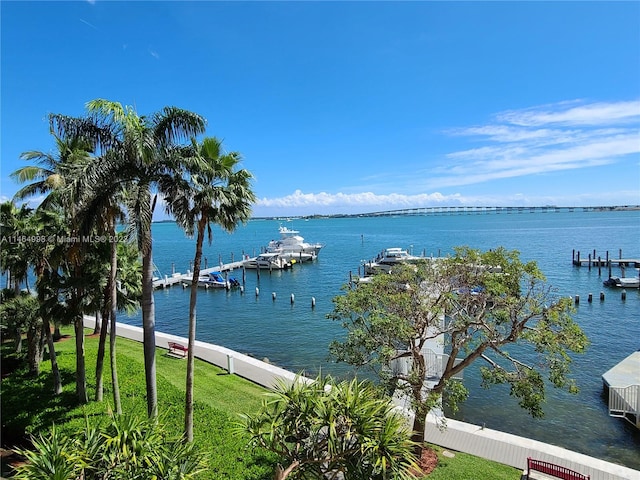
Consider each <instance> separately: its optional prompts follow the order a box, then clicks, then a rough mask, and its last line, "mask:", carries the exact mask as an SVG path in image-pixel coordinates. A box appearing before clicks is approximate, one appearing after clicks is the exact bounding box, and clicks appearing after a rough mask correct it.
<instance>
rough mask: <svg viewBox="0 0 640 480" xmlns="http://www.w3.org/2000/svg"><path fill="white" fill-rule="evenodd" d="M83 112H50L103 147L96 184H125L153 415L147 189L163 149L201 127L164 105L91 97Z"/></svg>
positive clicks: (57, 123)
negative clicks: (151, 108)
mask: <svg viewBox="0 0 640 480" xmlns="http://www.w3.org/2000/svg"><path fill="white" fill-rule="evenodd" d="M86 107H87V110H88V112H89V117H88V118H80V119H78V118H72V117H65V116H61V115H58V116H54V117H52V119H51V120H52V121H51V124H52V128H53V130H54V131H56V132H58V133H59V134H66V135H71V136H74V135H78V136H80V137H82V138H88V139H91V142H92V143H93V144H95V145H99V146H100V147H101V148H102V149H103V152H105V153H107V152H108V153H109V154H108V155H107V154H105V155H104V156H103V159H104V162H103V164H102V165H101V169H93V171H92V175H93V178H90V179H89V181H90V182H92V183H93V184H95V185H102V186H108V188H107V189H106V190H107V191H109V192H111V193H113V194H115V193H116V192H118V191H120V189H121V188H122V186H123V185H126V186H127V189H128V190H129V196H128V199H127V206H128V208H127V213H128V217H129V221H130V222H131V224H132V225H133V227H134V230H135V233H136V236H137V241H138V248H139V249H140V252H141V254H142V300H141V304H142V328H143V345H144V347H143V348H144V358H145V379H146V386H147V413H148V415H149V416H155V415H157V387H156V368H155V307H154V301H153V257H152V240H151V218H152V215H153V209H154V207H155V203H156V198H157V197H156V196H154V195H152V189H153V188H154V186H155V185H156V183H157V181H158V178H159V177H160V176H161V175H163V174H168V173H169V172H168V169H167V162H166V157H167V152H168V150H169V149H170V147H172V146H174V145H175V144H176V142H178V141H179V140H181V139H186V138H190V137H192V136H194V135H198V134H201V133H203V132H204V128H205V120H204V118H202V117H201V116H200V115H197V114H195V113H193V112H189V111H187V110H182V109H179V108H175V107H165V108H163V109H162V110H161V111H159V112H157V113H155V114H153V115H152V116H150V117H146V116H140V115H138V114H137V113H136V112H135V110H134V109H133V108H132V107H128V106H127V107H124V106H122V104H120V103H118V102H112V101H108V100H104V99H96V100H92V101H90V102H88V103H87V105H86Z"/></svg>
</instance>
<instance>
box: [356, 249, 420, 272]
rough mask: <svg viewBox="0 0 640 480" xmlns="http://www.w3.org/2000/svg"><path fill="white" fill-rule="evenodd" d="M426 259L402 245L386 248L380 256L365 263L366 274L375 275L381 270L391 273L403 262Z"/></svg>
mask: <svg viewBox="0 0 640 480" xmlns="http://www.w3.org/2000/svg"><path fill="white" fill-rule="evenodd" d="M418 260H424V257H416V256H415V255H411V254H410V253H409V252H408V251H406V250H405V249H403V248H400V247H390V248H385V249H384V250H383V251H382V252H380V253H379V254H378V256H377V257H376V258H375V259H374V260H372V261H370V262H367V263H365V264H364V273H365V275H373V274H375V273H379V272H385V273H389V272H390V271H391V269H392V268H393V267H394V266H396V265H400V264H403V263H411V262H415V261H418Z"/></svg>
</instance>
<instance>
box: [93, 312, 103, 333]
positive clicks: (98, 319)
mask: <svg viewBox="0 0 640 480" xmlns="http://www.w3.org/2000/svg"><path fill="white" fill-rule="evenodd" d="M100 332H102V312H101V311H100V310H96V322H95V324H94V325H93V334H94V335H100Z"/></svg>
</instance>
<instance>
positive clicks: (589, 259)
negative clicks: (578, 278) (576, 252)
mask: <svg viewBox="0 0 640 480" xmlns="http://www.w3.org/2000/svg"><path fill="white" fill-rule="evenodd" d="M587 260H588V262H589V263H588V265H589V271H591V254H589V255H588V256H587Z"/></svg>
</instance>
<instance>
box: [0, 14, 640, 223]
mask: <svg viewBox="0 0 640 480" xmlns="http://www.w3.org/2000/svg"><path fill="white" fill-rule="evenodd" d="M0 8H1V19H2V20H1V21H2V25H1V27H2V28H1V30H2V33H1V35H2V45H1V54H2V55H1V62H2V63H1V67H2V68H1V82H2V84H1V89H2V90H1V100H2V104H1V117H2V127H1V133H2V138H1V160H2V162H1V179H0V180H1V183H0V196H1V197H2V199H3V200H5V199H7V198H11V196H12V195H13V194H14V193H15V191H16V190H17V189H18V188H19V186H18V185H17V184H16V183H15V182H13V180H11V179H10V178H9V174H10V173H11V172H12V171H13V170H15V169H16V168H18V167H20V166H22V165H23V164H24V162H23V161H21V160H19V155H20V153H21V152H24V151H27V150H44V151H49V150H51V149H52V148H53V142H52V139H51V137H50V135H49V134H48V126H47V122H46V116H47V114H48V113H52V112H53V113H63V114H68V115H81V114H83V112H84V105H85V103H86V102H87V101H89V100H91V99H95V98H106V99H109V100H115V101H119V102H121V103H122V104H125V105H133V106H135V108H136V110H137V111H138V113H139V114H151V113H153V112H155V111H157V110H159V109H161V108H162V107H164V106H166V105H175V106H178V107H181V108H186V109H189V110H192V111H194V112H197V113H200V114H202V115H203V116H204V117H205V118H207V121H208V128H207V135H209V136H217V137H219V138H222V139H224V145H225V146H226V148H227V149H228V150H235V151H239V152H241V153H242V155H243V158H244V160H243V165H242V166H243V167H244V168H247V169H248V170H250V171H251V172H252V173H253V174H254V176H255V180H254V183H253V187H254V191H255V192H256V194H257V196H258V198H259V201H258V203H257V204H256V205H255V206H254V215H257V216H264V215H282V216H293V215H308V214H327V213H358V212H370V211H378V210H387V209H395V208H407V207H416V206H463V205H465V206H496V205H497V206H504V205H509V206H520V205H547V204H556V205H561V206H587V205H588V206H590V205H628V204H640V3H639V2H620V3H617V2H259V1H256V2H246V3H245V2H204V1H202V2H111V1H90V2H84V1H76V2H28V1H26V2H22V1H21V2H11V1H2V2H1V3H0ZM37 200H38V199H34V202H37Z"/></svg>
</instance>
